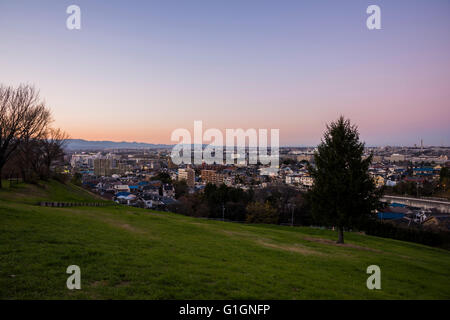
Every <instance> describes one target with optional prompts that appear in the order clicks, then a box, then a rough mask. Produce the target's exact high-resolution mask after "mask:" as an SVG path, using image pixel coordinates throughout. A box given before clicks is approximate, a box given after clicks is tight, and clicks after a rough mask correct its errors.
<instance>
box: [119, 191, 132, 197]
mask: <svg viewBox="0 0 450 320" xmlns="http://www.w3.org/2000/svg"><path fill="white" fill-rule="evenodd" d="M130 194H131V193H129V192H126V191H121V192H117V193H116V197H120V196H123V197H127V196H129V195H130Z"/></svg>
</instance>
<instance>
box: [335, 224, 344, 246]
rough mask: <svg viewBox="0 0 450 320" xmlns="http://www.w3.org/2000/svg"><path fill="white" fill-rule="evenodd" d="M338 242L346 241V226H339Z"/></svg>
mask: <svg viewBox="0 0 450 320" xmlns="http://www.w3.org/2000/svg"><path fill="white" fill-rule="evenodd" d="M337 243H344V227H340V226H339V227H338V241H337Z"/></svg>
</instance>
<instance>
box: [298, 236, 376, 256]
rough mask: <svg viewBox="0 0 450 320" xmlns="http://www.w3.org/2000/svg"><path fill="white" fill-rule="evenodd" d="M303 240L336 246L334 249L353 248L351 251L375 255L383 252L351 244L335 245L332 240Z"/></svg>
mask: <svg viewBox="0 0 450 320" xmlns="http://www.w3.org/2000/svg"><path fill="white" fill-rule="evenodd" d="M303 239H305V240H307V241H312V242H318V243H323V244H328V245H333V246H336V247H346V248H353V249H358V250H366V251H372V252H377V253H382V252H383V251H381V250H378V249H373V248H368V247H362V246H358V245H356V244H351V243H337V242H336V241H333V240H330V239H323V238H313V237H304V238H303Z"/></svg>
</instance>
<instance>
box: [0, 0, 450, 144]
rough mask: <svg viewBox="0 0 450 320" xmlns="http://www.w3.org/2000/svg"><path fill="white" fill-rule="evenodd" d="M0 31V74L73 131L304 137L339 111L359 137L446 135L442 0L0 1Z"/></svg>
mask: <svg viewBox="0 0 450 320" xmlns="http://www.w3.org/2000/svg"><path fill="white" fill-rule="evenodd" d="M71 4H77V5H79V6H80V8H81V15H82V16H81V27H82V29H81V30H79V31H77V30H74V31H70V30H68V29H67V28H66V19H67V17H68V14H66V8H67V7H68V6H69V5H71ZM370 4H377V5H379V6H380V7H381V19H382V30H372V31H371V30H368V29H367V27H366V19H367V17H368V15H367V14H366V8H367V6H368V5H370ZM0 40H1V41H0V83H1V84H3V85H18V84H19V83H29V84H34V85H35V86H36V87H37V88H38V89H40V92H41V96H42V97H43V98H44V99H45V101H46V103H47V105H48V106H49V107H50V108H51V109H52V110H53V115H54V119H55V126H58V127H61V128H63V129H65V130H66V131H67V132H68V133H69V134H70V136H71V137H72V138H82V139H88V140H114V141H124V140H125V141H138V142H150V143H171V141H170V135H171V132H172V131H173V130H174V129H176V128H186V129H189V130H191V131H192V128H193V122H194V120H202V121H203V125H204V127H205V128H219V129H224V128H244V129H247V128H256V129H258V128H267V129H271V128H277V129H280V142H281V144H282V145H315V144H317V143H318V142H319V141H320V137H321V136H322V133H323V130H324V127H325V124H326V123H327V122H330V121H332V120H334V119H336V118H337V117H338V116H339V115H340V114H343V115H345V116H346V117H349V118H350V119H351V120H352V121H353V122H355V123H357V124H358V126H359V128H360V132H361V136H362V139H363V140H365V141H366V143H367V144H368V145H386V144H389V145H413V144H414V143H417V144H419V143H420V138H422V139H423V140H424V144H425V145H441V144H444V145H450V1H448V0H431V1H430V0H428V1H426V0H422V1H415V0H407V1H401V0H391V1H380V0H371V1H364V0H354V1H350V0H342V1H336V0H332V1H322V0H319V1H317V0H314V1H313V0H308V1H300V0H295V1H285V0H282V1H275V0H274V1H260V0H258V1H257V0H240V1H206V0H205V1H196V0H186V1H181V0H180V1H171V0H169V1H167V0H165V1H125V0H122V1H111V0H110V1H101V0H86V1H84V0H83V1H82V0H79V1H75V0H71V1H63V0H53V1H50V0H43V1H34V0H29V1H22V0H1V1H0ZM172 143H173V142H172Z"/></svg>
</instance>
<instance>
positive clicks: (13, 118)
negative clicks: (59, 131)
mask: <svg viewBox="0 0 450 320" xmlns="http://www.w3.org/2000/svg"><path fill="white" fill-rule="evenodd" d="M50 121H51V114H50V110H49V109H47V107H46V106H45V104H44V103H43V102H41V101H40V98H39V93H38V92H37V91H36V90H35V89H34V87H32V86H29V85H20V86H19V87H17V88H13V87H5V86H0V177H1V176H2V169H3V167H4V166H5V164H6V161H7V160H8V159H9V158H10V157H11V155H12V154H13V153H14V152H16V151H17V148H18V146H19V144H20V143H21V142H23V141H31V140H33V139H36V138H39V137H41V136H42V135H43V133H45V131H46V129H47V126H48V124H49V123H50ZM1 187H2V184H1V179H0V188H1Z"/></svg>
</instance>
